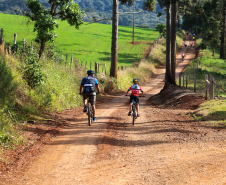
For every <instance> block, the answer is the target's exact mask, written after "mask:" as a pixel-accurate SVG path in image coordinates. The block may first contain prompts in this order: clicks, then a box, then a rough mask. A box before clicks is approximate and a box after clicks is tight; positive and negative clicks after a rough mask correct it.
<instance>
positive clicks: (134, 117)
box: [132, 105, 137, 125]
mask: <svg viewBox="0 0 226 185" xmlns="http://www.w3.org/2000/svg"><path fill="white" fill-rule="evenodd" d="M132 111H133V125H134V124H135V119H136V114H137V110H136V107H135V105H133V107H132Z"/></svg>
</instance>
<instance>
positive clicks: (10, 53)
mask: <svg viewBox="0 0 226 185" xmlns="http://www.w3.org/2000/svg"><path fill="white" fill-rule="evenodd" d="M9 55H12V51H11V47H10V46H9Z"/></svg>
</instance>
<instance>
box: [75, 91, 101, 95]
mask: <svg viewBox="0 0 226 185" xmlns="http://www.w3.org/2000/svg"><path fill="white" fill-rule="evenodd" d="M100 93H102V92H101V91H100V92H99V93H96V94H100ZM78 94H80V95H82V93H78Z"/></svg>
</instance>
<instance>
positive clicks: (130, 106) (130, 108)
mask: <svg viewBox="0 0 226 185" xmlns="http://www.w3.org/2000/svg"><path fill="white" fill-rule="evenodd" d="M132 106H133V103H130V104H129V112H132Z"/></svg>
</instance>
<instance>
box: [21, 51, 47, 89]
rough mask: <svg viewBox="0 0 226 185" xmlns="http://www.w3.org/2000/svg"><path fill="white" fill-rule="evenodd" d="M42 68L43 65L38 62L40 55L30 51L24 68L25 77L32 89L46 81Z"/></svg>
mask: <svg viewBox="0 0 226 185" xmlns="http://www.w3.org/2000/svg"><path fill="white" fill-rule="evenodd" d="M41 68H42V65H41V64H39V63H38V55H37V54H36V53H30V55H29V56H28V57H27V59H26V61H25V66H24V67H23V68H22V70H23V79H24V80H26V82H27V84H28V85H29V86H30V87H31V88H32V89H34V88H35V87H37V86H38V85H40V84H41V83H42V82H44V75H43V73H42V69H41Z"/></svg>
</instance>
